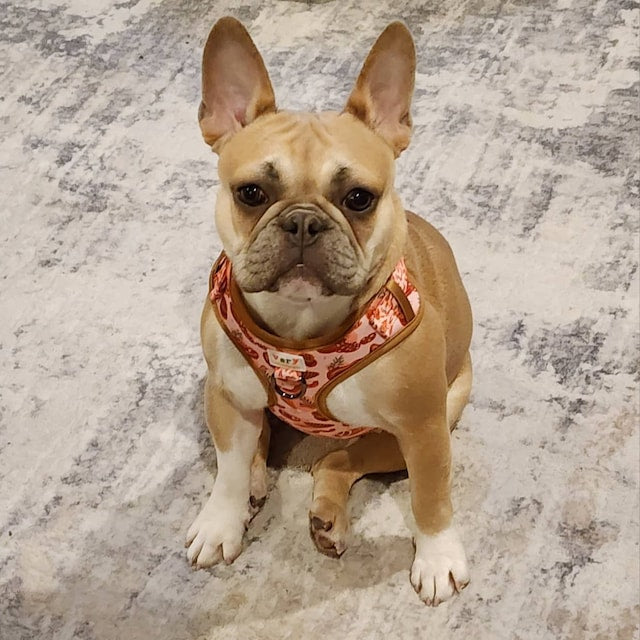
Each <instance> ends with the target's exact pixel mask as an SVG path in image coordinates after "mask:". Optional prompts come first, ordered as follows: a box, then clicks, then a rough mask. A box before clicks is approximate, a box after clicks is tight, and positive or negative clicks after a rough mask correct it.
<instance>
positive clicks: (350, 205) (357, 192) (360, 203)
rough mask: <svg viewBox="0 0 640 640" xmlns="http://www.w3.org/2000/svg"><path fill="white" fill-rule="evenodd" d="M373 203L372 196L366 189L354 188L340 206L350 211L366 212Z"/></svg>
mask: <svg viewBox="0 0 640 640" xmlns="http://www.w3.org/2000/svg"><path fill="white" fill-rule="evenodd" d="M373 201H374V195H373V194H372V193H369V192H368V191H367V190H366V189H361V188H359V187H356V188H355V189H351V191H349V193H347V195H346V196H345V198H344V200H343V201H342V204H343V205H344V206H345V207H347V209H351V211H358V212H360V211H366V210H367V209H368V208H369V207H370V206H371V204H372V203H373Z"/></svg>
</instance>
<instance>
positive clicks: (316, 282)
mask: <svg viewBox="0 0 640 640" xmlns="http://www.w3.org/2000/svg"><path fill="white" fill-rule="evenodd" d="M414 71H415V51H414V46H413V41H412V39H411V35H410V33H409V31H408V30H407V28H406V27H405V26H404V25H402V24H400V23H397V22H396V23H393V24H391V25H389V26H388V27H387V28H386V29H385V30H384V31H383V33H382V34H381V35H380V37H379V38H378V40H377V41H376V43H375V45H374V46H373V48H372V49H371V52H370V53H369V56H368V57H367V59H366V61H365V63H364V66H363V68H362V71H361V73H360V76H359V77H358V80H357V82H356V85H355V88H354V89H353V91H352V93H351V95H350V97H349V99H348V101H347V104H346V107H345V108H344V111H343V112H342V113H319V114H312V113H293V112H287V111H278V110H277V109H276V104H275V98H274V94H273V89H272V87H271V82H270V80H269V76H268V74H267V71H266V69H265V66H264V63H263V61H262V58H261V56H260V54H259V53H258V50H257V49H256V47H255V45H254V44H253V42H252V40H251V38H250V36H249V34H248V33H247V31H246V29H245V28H244V27H243V26H242V24H240V23H239V22H238V21H237V20H235V19H233V18H223V19H221V20H220V21H218V22H217V23H216V24H215V25H214V27H213V29H212V30H211V33H210V34H209V38H208V40H207V44H206V46H205V49H204V58H203V76H202V94H203V95H202V103H201V105H200V111H199V120H200V128H201V131H202V135H203V137H204V139H205V141H206V142H207V144H209V145H210V146H211V147H212V148H213V150H214V151H216V152H217V153H218V154H219V156H220V160H219V165H218V171H219V175H220V182H221V185H220V190H219V192H218V199H217V208H216V222H217V227H218V232H219V234H220V237H221V240H222V243H223V246H224V249H225V251H226V253H227V255H228V256H229V258H230V259H231V261H232V264H233V269H234V276H235V279H236V281H237V283H238V285H239V287H240V288H241V289H242V290H243V291H245V292H247V293H249V292H259V291H272V292H275V291H283V290H285V289H286V290H287V291H290V292H292V295H294V296H295V295H296V291H297V290H299V291H304V295H305V296H306V295H309V296H332V295H338V296H349V297H352V298H354V299H356V298H357V297H359V296H362V295H363V294H364V293H365V291H366V290H367V289H368V287H369V286H371V283H372V280H374V276H375V274H376V273H377V271H378V270H379V269H380V268H381V266H382V265H383V263H385V260H386V259H387V258H388V256H389V254H390V252H391V251H392V249H395V250H397V251H401V250H402V249H401V244H402V243H403V241H404V234H405V233H406V222H405V213H404V209H403V207H402V206H401V204H400V202H399V199H398V197H397V195H396V193H395V190H394V187H393V180H394V159H395V157H397V156H398V155H399V154H400V153H401V152H402V150H403V149H405V148H406V147H407V145H408V143H409V138H410V133H411V118H410V114H409V107H410V102H411V94H412V91H413V82H414ZM399 257H400V256H399V255H397V256H396V257H395V259H398V258H399ZM392 266H393V265H392ZM386 275H388V274H386ZM309 299H311V298H309Z"/></svg>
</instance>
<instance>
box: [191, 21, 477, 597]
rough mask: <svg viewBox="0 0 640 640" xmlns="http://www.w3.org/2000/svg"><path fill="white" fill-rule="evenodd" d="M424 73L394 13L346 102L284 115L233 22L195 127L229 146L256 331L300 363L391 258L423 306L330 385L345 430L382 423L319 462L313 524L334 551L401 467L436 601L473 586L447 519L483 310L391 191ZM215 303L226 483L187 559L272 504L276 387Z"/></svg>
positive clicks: (197, 560) (236, 247)
mask: <svg viewBox="0 0 640 640" xmlns="http://www.w3.org/2000/svg"><path fill="white" fill-rule="evenodd" d="M415 65H416V57H415V48H414V44H413V40H412V37H411V34H410V33H409V31H408V29H407V28H406V27H405V26H404V25H403V24H402V23H399V22H394V23H392V24H390V25H389V26H388V27H387V28H386V29H385V30H384V31H383V32H382V34H381V35H380V37H379V38H378V40H377V41H376V42H375V44H374V45H373V48H372V49H371V51H370V53H369V55H368V57H367V58H366V61H365V63H364V65H363V67H362V70H361V72H360V75H359V77H358V79H357V81H356V84H355V87H354V89H353V91H352V92H351V94H350V96H349V98H348V100H347V103H346V106H345V107H344V109H343V111H342V112H340V113H338V112H335V113H333V112H322V113H298V112H290V111H280V110H278V109H277V108H276V103H275V98H274V93H273V89H272V86H271V81H270V79H269V75H268V73H267V70H266V68H265V65H264V62H263V60H262V57H261V56H260V54H259V52H258V50H257V49H256V47H255V45H254V43H253V41H252V40H251V38H250V36H249V34H248V33H247V31H246V29H245V28H244V27H243V26H242V24H241V23H240V22H238V21H237V20H235V19H234V18H231V17H225V18H222V19H221V20H219V21H218V22H217V23H216V24H215V25H214V27H213V29H212V30H211V32H210V34H209V37H208V40H207V43H206V46H205V48H204V56H203V65H202V102H201V104H200V109H199V124H200V129H201V132H202V135H203V137H204V140H205V142H206V143H207V144H208V145H210V147H211V148H212V149H213V151H215V152H216V153H217V154H218V155H219V163H218V172H219V177H220V187H219V191H218V195H217V204H216V212H215V218H216V226H217V230H218V233H219V236H220V239H221V242H222V245H223V247H224V255H225V260H226V261H227V262H228V265H229V271H228V273H229V274H230V275H229V278H230V279H231V280H232V281H233V283H232V284H233V288H234V291H235V296H236V297H235V299H236V303H237V304H238V305H240V306H242V307H243V314H244V315H243V316H242V317H244V318H246V323H252V326H255V327H256V332H259V335H261V336H262V337H263V338H264V339H265V340H266V339H267V338H265V336H267V337H268V336H272V337H273V341H274V344H276V345H280V348H281V351H280V352H279V353H280V356H278V357H281V358H282V357H285V360H286V357H287V356H291V357H292V358H293V360H295V359H296V358H298V356H296V345H306V344H320V343H322V339H323V336H328V335H333V336H335V334H336V332H337V333H338V334H339V333H340V332H341V331H344V328H345V327H349V326H350V325H351V324H352V323H354V322H355V321H356V320H357V318H358V317H359V315H361V314H362V310H363V309H367V308H368V307H367V305H368V304H370V301H371V300H374V299H377V298H376V296H378V295H380V292H381V291H382V290H384V288H385V285H386V283H388V282H389V280H390V278H391V276H392V274H393V273H395V272H394V269H395V268H396V265H398V264H399V263H402V264H405V265H406V271H407V274H408V279H409V280H410V282H411V284H412V286H413V288H414V289H415V291H416V295H417V296H419V300H420V303H419V305H420V309H419V313H418V314H417V315H416V317H415V318H414V319H413V321H412V322H413V324H412V331H411V332H410V333H409V334H408V335H406V337H404V338H403V339H402V340H398V341H396V342H397V343H394V344H393V347H392V348H388V349H386V348H385V350H384V352H383V353H382V355H380V356H379V357H377V358H375V359H373V360H372V361H371V362H369V363H368V364H366V366H360V367H357V369H358V370H357V371H356V372H355V373H353V374H352V375H349V376H347V377H346V378H344V379H342V380H341V381H340V382H339V384H334V385H333V387H332V388H331V390H330V392H329V394H328V395H327V396H326V399H325V401H324V405H323V406H325V412H327V413H329V414H330V415H331V417H332V418H333V419H335V420H337V421H338V422H339V423H340V424H347V425H357V426H363V425H364V426H367V427H370V428H371V430H370V431H367V432H365V433H364V434H360V435H358V436H354V437H350V438H347V439H346V440H345V446H344V447H341V448H338V449H337V450H335V451H332V452H331V453H329V454H328V455H326V456H325V457H323V458H322V459H320V460H318V461H317V462H316V463H315V464H314V466H313V468H312V474H313V478H314V489H313V498H312V504H311V507H310V512H309V523H310V524H309V526H310V531H311V535H312V538H313V540H314V542H315V544H316V546H317V547H318V549H319V550H320V551H322V552H323V553H326V554H328V555H333V556H339V555H340V554H341V553H342V552H343V551H344V549H345V548H346V538H347V533H348V528H349V524H348V516H347V501H348V497H349V492H350V489H351V487H352V485H353V484H354V482H356V481H357V480H358V479H359V478H361V477H362V476H364V475H365V474H370V473H378V472H392V471H398V470H403V469H406V470H407V472H408V477H409V485H410V490H411V505H412V511H413V515H414V519H415V533H414V543H415V558H414V560H413V565H412V567H411V571H410V580H411V584H412V585H413V587H414V588H415V590H416V591H417V593H418V595H419V597H420V598H421V599H422V600H423V601H424V602H425V603H426V604H428V605H433V606H435V605H437V604H439V603H441V602H444V601H446V600H448V599H450V598H451V597H452V596H453V595H454V594H455V593H457V592H459V591H461V590H462V589H463V588H464V587H465V586H466V585H467V584H468V582H469V572H468V568H467V559H466V556H465V551H464V548H463V545H462V543H461V540H460V537H459V535H458V533H457V531H456V529H455V527H454V524H453V510H452V504H451V497H450V484H451V443H450V429H451V428H452V427H453V426H454V425H455V423H456V421H457V420H458V418H459V417H460V414H461V413H462V410H463V408H464V406H465V405H466V403H467V401H468V398H469V393H470V387H471V377H472V374H471V360H470V356H469V345H470V341H471V331H472V319H471V309H470V305H469V300H468V297H467V294H466V292H465V289H464V287H463V285H462V282H461V279H460V275H459V273H458V269H457V267H456V263H455V260H454V257H453V254H452V252H451V249H450V247H449V245H448V244H447V242H446V240H445V239H444V238H443V237H442V236H441V235H440V233H439V232H438V231H436V229H435V228H434V227H432V226H431V225H430V224H429V223H427V222H426V221H424V220H423V219H422V218H420V217H418V216H417V215H415V214H413V213H410V212H407V211H405V209H404V207H403V206H402V204H401V201H400V198H399V196H398V194H397V193H396V191H395V190H394V161H395V158H397V157H398V156H399V155H400V153H401V152H402V151H403V150H404V149H405V148H406V147H407V146H408V144H409V140H410V136H411V116H410V103H411V97H412V93H413V86H414V75H415ZM227 284H228V283H227ZM214 293H215V292H214ZM213 297H215V296H214V294H212V297H211V299H207V301H206V303H205V306H204V311H203V314H202V320H201V338H202V345H203V351H204V356H205V359H206V362H207V365H208V375H207V379H206V384H205V392H204V393H205V412H206V420H207V424H208V427H209V430H210V432H211V435H212V438H213V442H214V445H215V449H216V454H217V477H216V479H215V483H214V486H213V490H212V491H211V496H210V497H209V499H208V500H207V502H206V504H205V505H204V507H203V508H202V511H201V512H200V514H199V515H198V517H197V518H196V520H195V522H194V523H193V524H192V526H191V527H190V529H189V531H188V534H187V540H186V547H187V548H188V551H187V557H188V560H189V561H190V562H191V563H192V565H194V566H195V567H198V568H201V567H209V566H211V565H214V564H215V563H218V562H220V561H225V562H226V563H231V562H233V561H234V560H235V559H236V558H237V557H238V555H239V554H240V552H241V550H242V540H243V535H244V533H245V529H246V527H247V526H248V522H249V520H250V518H251V517H252V515H253V514H254V513H255V512H256V510H257V509H258V508H259V507H260V506H261V505H262V503H263V502H264V500H265V498H266V494H267V475H266V473H267V471H266V458H267V452H268V446H269V426H268V424H267V420H266V419H265V415H266V413H265V412H266V410H267V408H268V407H269V406H270V405H271V404H272V402H273V395H274V394H273V390H272V389H270V388H269V387H268V385H267V384H265V381H264V379H261V375H259V372H258V371H257V370H256V367H255V366H252V365H251V364H250V363H249V362H248V357H247V354H246V353H242V350H241V349H240V348H239V347H238V344H237V343H236V341H234V339H232V338H233V336H234V335H235V334H234V333H233V332H231V331H230V330H229V328H228V327H226V328H225V327H224V326H223V323H222V322H221V317H220V313H219V312H217V311H216V307H215V305H214V304H212V301H211V300H212V299H213ZM225 309H226V307H225ZM218 311H219V310H218ZM225 313H226V310H225ZM239 326H240V327H241V328H242V327H243V326H244V325H242V322H240V324H239ZM243 330H244V329H243ZM283 345H284V346H283ZM283 353H284V356H282V354H283ZM298 359H299V358H298ZM287 361H288V360H287ZM296 361H297V360H296ZM303 366H304V363H303ZM278 392H280V389H279V388H278ZM281 395H282V394H281ZM284 396H285V397H294V394H290V395H287V394H286V393H285V394H284ZM349 433H350V432H349Z"/></svg>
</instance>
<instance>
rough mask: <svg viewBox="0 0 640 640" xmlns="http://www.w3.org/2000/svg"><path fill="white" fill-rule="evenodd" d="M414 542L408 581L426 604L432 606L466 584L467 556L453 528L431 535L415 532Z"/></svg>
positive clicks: (467, 576) (467, 579)
mask: <svg viewBox="0 0 640 640" xmlns="http://www.w3.org/2000/svg"><path fill="white" fill-rule="evenodd" d="M415 543H416V556H415V559H414V561H413V566H412V567H411V584H412V585H413V588H414V589H415V590H416V592H417V594H418V595H419V596H420V599H421V600H422V601H423V602H424V603H425V604H428V605H429V606H434V607H435V606H437V605H439V604H440V603H441V602H444V601H445V600H449V598H451V597H452V596H453V595H454V593H459V592H460V591H462V589H464V588H465V587H466V586H467V585H468V584H469V569H468V567H467V557H466V555H465V553H464V547H463V546H462V542H460V538H459V536H458V532H457V531H456V530H455V528H453V527H450V528H449V529H445V530H444V531H442V532H440V533H438V534H436V535H434V536H428V535H426V534H424V533H418V534H417V535H416V537H415Z"/></svg>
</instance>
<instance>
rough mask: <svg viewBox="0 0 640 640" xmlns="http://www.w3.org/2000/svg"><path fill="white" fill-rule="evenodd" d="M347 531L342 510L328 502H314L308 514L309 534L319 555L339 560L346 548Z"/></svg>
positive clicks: (345, 515) (347, 527) (346, 521)
mask: <svg viewBox="0 0 640 640" xmlns="http://www.w3.org/2000/svg"><path fill="white" fill-rule="evenodd" d="M348 531H349V521H348V519H347V514H346V512H345V510H344V509H342V508H340V507H339V506H338V505H336V504H334V503H332V502H329V501H328V500H323V499H316V500H315V502H314V504H313V506H312V508H311V511H310V512H309V532H310V534H311V538H312V539H313V542H314V543H315V545H316V549H318V551H320V553H323V554H324V555H326V556H329V557H331V558H339V557H340V556H341V555H342V554H343V553H344V552H345V550H346V548H347V534H348Z"/></svg>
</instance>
